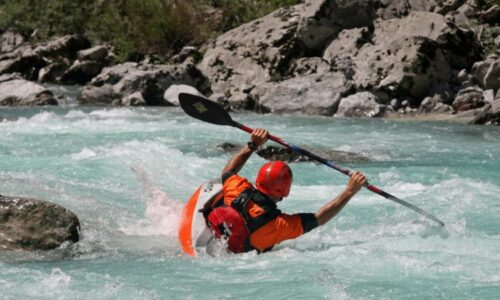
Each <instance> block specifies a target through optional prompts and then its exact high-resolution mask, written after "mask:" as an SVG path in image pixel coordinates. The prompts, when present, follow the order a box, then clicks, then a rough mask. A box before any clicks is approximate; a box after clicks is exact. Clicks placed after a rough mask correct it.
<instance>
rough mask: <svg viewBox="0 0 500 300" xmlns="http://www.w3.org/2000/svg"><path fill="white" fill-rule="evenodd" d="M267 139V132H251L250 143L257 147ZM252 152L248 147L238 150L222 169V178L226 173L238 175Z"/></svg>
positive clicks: (262, 130) (257, 130) (260, 129)
mask: <svg viewBox="0 0 500 300" xmlns="http://www.w3.org/2000/svg"><path fill="white" fill-rule="evenodd" d="M268 138H269V132H268V131H267V130H265V129H262V128H257V129H255V130H254V131H253V132H252V136H251V138H250V139H251V141H252V142H254V143H255V145H256V146H257V147H260V146H262V145H264V143H265V142H266V141H267V139H268ZM253 151H254V150H252V149H250V147H249V146H248V145H245V146H244V147H243V149H241V150H240V152H238V153H237V154H236V155H235V156H234V157H233V158H231V159H230V160H229V161H228V162H227V164H226V166H225V167H224V169H223V170H222V176H224V174H226V173H227V172H228V171H231V172H233V173H238V172H239V171H240V170H241V168H243V166H244V165H245V163H246V162H247V160H248V158H249V157H250V155H252V153H253Z"/></svg>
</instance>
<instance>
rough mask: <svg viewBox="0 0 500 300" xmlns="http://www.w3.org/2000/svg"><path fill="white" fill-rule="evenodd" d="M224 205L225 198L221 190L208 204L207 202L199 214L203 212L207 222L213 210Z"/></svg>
mask: <svg viewBox="0 0 500 300" xmlns="http://www.w3.org/2000/svg"><path fill="white" fill-rule="evenodd" d="M222 205H224V197H223V194H222V190H220V191H219V192H218V193H216V194H214V195H213V196H212V197H210V199H208V200H207V202H205V204H204V205H203V208H201V209H200V210H199V212H201V213H202V214H203V217H205V220H207V218H208V215H209V214H210V213H211V212H212V210H214V208H216V207H219V206H222Z"/></svg>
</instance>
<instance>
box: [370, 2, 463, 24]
mask: <svg viewBox="0 0 500 300" xmlns="http://www.w3.org/2000/svg"><path fill="white" fill-rule="evenodd" d="M466 2H467V0H380V1H378V3H379V8H378V10H377V16H378V17H380V18H382V19H385V20H389V19H394V18H402V17H404V16H407V15H408V14H410V13H411V12H413V11H422V12H435V13H439V14H442V15H445V14H448V13H451V12H454V11H456V10H457V9H458V8H459V7H460V6H462V5H464V4H465V3H466Z"/></svg>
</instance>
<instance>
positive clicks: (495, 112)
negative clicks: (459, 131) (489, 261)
mask: <svg viewBox="0 0 500 300" xmlns="http://www.w3.org/2000/svg"><path fill="white" fill-rule="evenodd" d="M472 123H473V124H483V125H500V98H499V99H496V100H495V101H493V102H492V103H491V104H490V103H489V104H487V105H486V106H485V108H484V110H483V112H482V113H481V114H479V115H478V116H477V117H476V118H475V119H474V120H473V121H472Z"/></svg>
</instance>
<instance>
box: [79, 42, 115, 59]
mask: <svg viewBox="0 0 500 300" xmlns="http://www.w3.org/2000/svg"><path fill="white" fill-rule="evenodd" d="M113 56H114V54H113V53H112V50H111V48H110V47H109V46H106V45H99V46H95V47H92V48H89V49H85V50H80V51H78V53H77V59H78V60H79V61H86V60H91V61H96V62H108V61H109V60H110V59H111V58H112V57H113Z"/></svg>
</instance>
